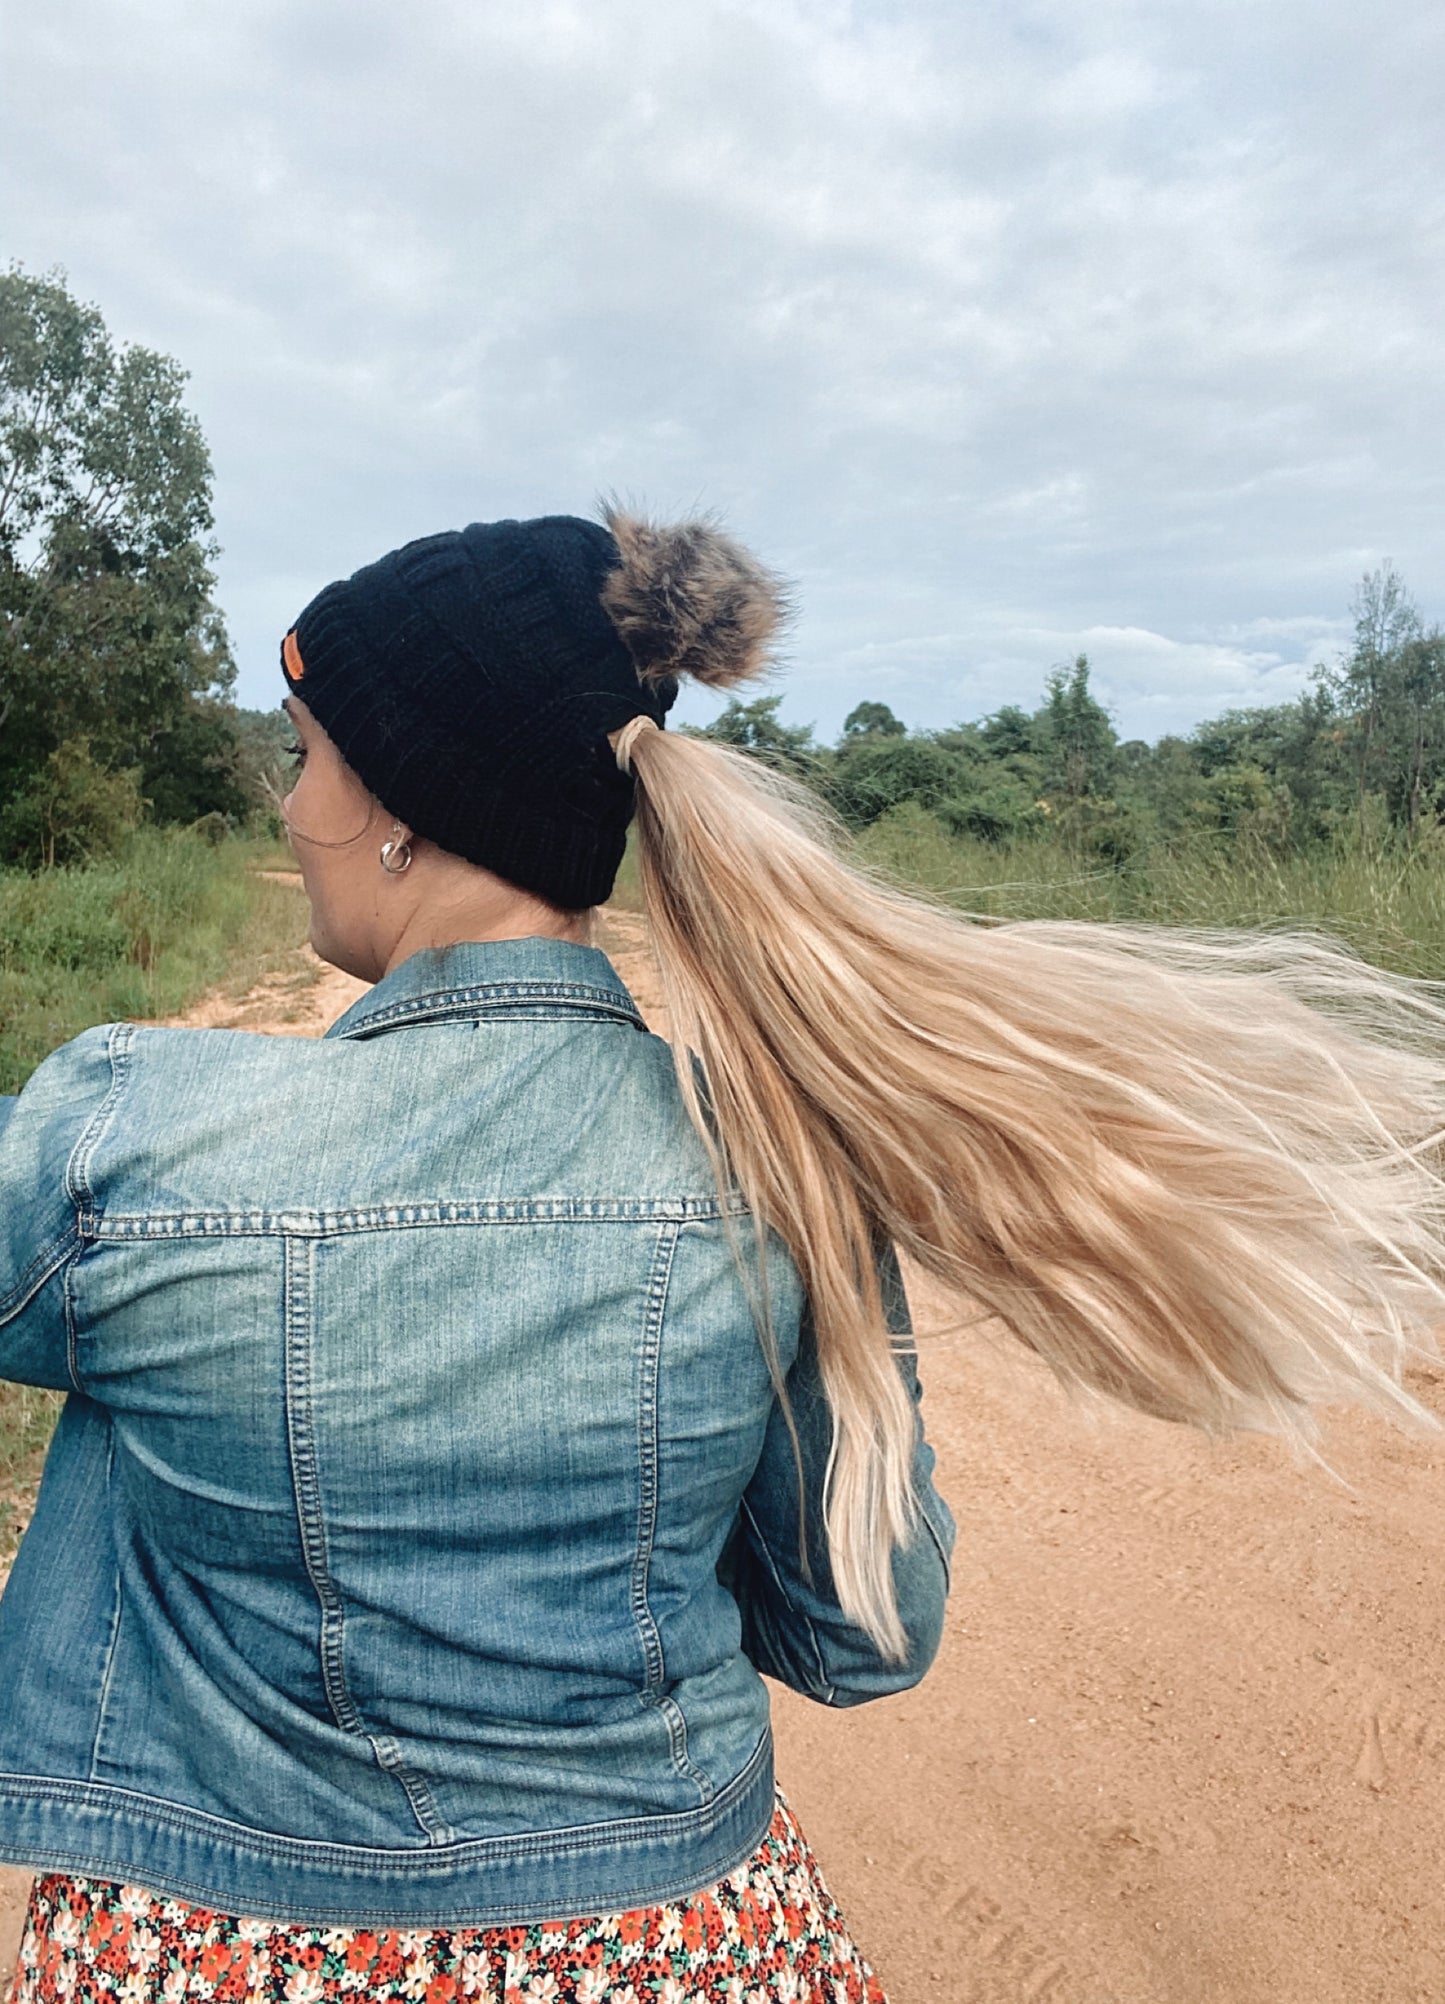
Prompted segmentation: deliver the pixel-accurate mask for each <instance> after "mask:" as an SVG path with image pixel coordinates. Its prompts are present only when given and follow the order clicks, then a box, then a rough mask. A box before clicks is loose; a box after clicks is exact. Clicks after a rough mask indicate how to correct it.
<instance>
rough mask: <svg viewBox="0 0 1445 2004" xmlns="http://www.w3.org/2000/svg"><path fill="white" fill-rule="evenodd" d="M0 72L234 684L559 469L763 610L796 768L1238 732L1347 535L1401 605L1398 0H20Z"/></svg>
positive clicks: (22, 255) (1404, 313) (1348, 583)
mask: <svg viewBox="0 0 1445 2004" xmlns="http://www.w3.org/2000/svg"><path fill="white" fill-rule="evenodd" d="M0 75H3V84H0V88H3V92H4V103H3V106H0V155H3V157H0V172H3V185H4V198H3V208H0V257H14V258H18V259H20V260H21V261H22V262H23V263H24V264H25V265H26V266H27V267H28V268H30V269H32V270H42V269H45V268H48V267H50V266H52V265H57V264H58V265H61V266H63V267H64V268H65V270H66V271H67V273H68V275H69V279H70V282H71V285H72V287H73V289H74V290H75V291H77V292H78V293H79V294H80V295H81V296H82V297H84V298H87V299H90V300H93V301H94V302H96V303H97V304H98V305H99V306H100V307H101V308H102V310H103V311H104V313H105V315H106V318H107V320H108V322H109V324H110V326H111V328H112V330H113V331H114V332H115V333H116V334H117V335H118V336H119V337H121V338H123V339H127V340H134V341H139V342H143V343H145V344H147V345H149V346H152V347H157V348H160V349H163V350H165V351H166V352H168V353H171V354H173V355H175V356H177V357H178V358H179V359H180V360H181V361H182V362H183V363H184V364H185V366H186V367H187V368H188V369H189V370H190V372H191V381H190V386H189V387H190V395H191V400H192V404H193V407H194V408H195V410H196V411H197V413H198V414H199V416H200V418H201V421H202V423H203V425H204V427H205V431H206V434H207V437H208V439H209V441H210V445H211V449H212V453H213V456H214V461H215V471H216V503H217V531H218V535H219V539H220V542H221V544H222V555H221V558H220V566H219V570H220V599H221V603H222V605H223V607H224V609H225V611H226V614H227V617H228V620H229V624H230V629H231V633H232V637H233V640H234V642H235V645H236V649H237V654H238V658H239V660H240V664H241V678H240V686H239V690H238V694H239V696H240V699H241V700H242V701H243V702H247V703H252V704H258V705H259V704H267V705H269V704H271V703H273V702H274V701H275V700H276V699H277V698H278V697H279V695H280V693H281V692H280V685H279V680H278V674H277V670H276V666H275V662H276V643H277V639H278V636H279V635H280V633H281V632H282V630H283V629H284V627H285V626H286V625H287V624H289V622H290V621H291V619H292V618H293V617H294V616H295V614H296V612H297V611H299V609H300V607H301V605H302V604H304V602H305V601H306V600H307V599H308V598H309V597H310V596H311V595H312V594H313V593H314V592H315V591H316V590H317V589H318V588H319V587H320V586H321V585H322V584H324V583H325V582H327V581H328V580H329V579H330V578H332V577H335V576H338V575H341V574H344V573H346V572H348V571H350V570H352V569H354V568H355V567H356V566H357V565H358V564H360V563H363V562H366V561H368V560H369V559H371V558H372V557H375V556H377V555H379V554H380V553H381V552H382V551H383V550H385V549H387V548H389V547H391V546H392V545H394V544H396V543H398V542H401V541H404V540H406V539H407V538H409V537H411V536H417V535H423V534H427V533H430V532H432V531H433V530H436V529H439V528H445V527H452V526H459V525H460V524H462V523H464V522H466V521H468V520H473V519H486V518H491V517H495V516H500V515H529V514H537V513H542V512H548V511H552V510H569V511H573V512H577V513H590V512H591V511H592V509H593V507H594V504H595V501H596V498H597V496H598V495H599V494H600V493H602V492H603V491H607V490H615V491H619V492H621V493H623V494H624V495H627V496H630V497H633V498H636V499H640V500H643V501H645V502H646V503H647V504H649V505H650V506H651V507H652V508H653V509H654V510H655V511H658V512H662V513H674V512H677V511H681V510H684V509H689V508H692V507H694V506H695V505H697V504H701V505H703V506H705V507H708V508H711V509H715V510H717V511H719V512H720V513H721V514H722V515H723V516H724V518H725V519H726V520H727V522H728V523H729V524H730V525H731V526H732V527H733V529H734V530H735V531H736V532H737V533H738V534H740V535H741V536H743V537H744V538H745V539H746V540H748V541H749V542H751V543H752V544H753V545H754V546H755V547H756V548H757V549H758V550H759V552H760V553H761V554H763V555H764V556H765V557H766V558H767V559H769V560H770V561H771V562H772V563H774V564H775V565H776V566H777V567H778V568H780V569H782V570H784V571H785V572H787V573H788V574H790V575H791V576H792V577H793V578H794V579H795V580H796V581H797V584H798V587H799V592H800V597H801V603H802V617H801V619H800V621H799V623H798V626H797V628H796V631H795V633H794V635H793V640H792V645H791V650H790V659H789V662H788V666H787V672H786V675H785V677H784V678H783V679H782V680H781V681H780V683H779V684H778V686H779V687H780V688H781V690H782V691H783V693H784V697H785V700H784V706H783V714H784V716H785V717H787V718H790V719H792V720H793V721H796V722H804V723H807V722H812V723H815V724H816V725H817V727H818V729H819V731H820V733H821V734H822V735H824V736H825V737H831V736H833V735H834V734H835V733H836V731H837V729H838V727H839V725H840V724H841V722H842V719H843V717H844V716H845V715H846V713H847V711H848V710H849V709H850V708H851V707H852V706H853V704H854V703H856V702H858V701H859V700H861V699H862V698H864V697H871V698H878V699H881V700H883V701H885V702H888V703H890V704H891V705H892V706H893V707H894V709H895V710H896V711H897V712H898V713H899V714H900V715H901V716H903V717H904V718H906V719H907V720H908V721H909V722H910V723H914V724H923V725H941V724H945V723H949V722H952V721H955V720H956V719H958V718H961V717H968V716H977V715H980V714H983V713H984V712H986V711H988V710H990V709H993V708H996V707H997V706H998V705H999V704H1001V703H1004V702H1009V701H1022V702H1025V703H1028V704H1032V703H1033V702H1035V701H1036V700H1037V699H1038V696H1039V693H1040V690H1041V686H1042V682H1043V678H1044V676H1045V674H1046V673H1047V671H1048V668H1049V666H1050V665H1051V663H1053V662H1056V661H1059V660H1062V659H1065V658H1068V657H1070V656H1072V655H1073V654H1074V653H1075V652H1077V651H1079V650H1080V649H1084V650H1087V652H1088V654H1089V657H1090V660H1091V662H1092V663H1093V667H1094V680H1095V686H1096V688H1097V689H1098V691H1099V693H1100V694H1101V695H1102V696H1103V697H1104V699H1105V700H1106V701H1107V702H1108V703H1109V704H1110V706H1111V708H1112V709H1113V711H1114V713H1115V715H1116V718H1117V720H1118V722H1119V725H1120V727H1121V729H1122V730H1123V731H1124V732H1125V733H1126V735H1137V736H1143V737H1148V738H1153V737H1155V736H1157V735H1158V734H1159V733H1160V732H1161V731H1165V730H1175V729H1187V728H1188V727H1189V726H1190V725H1191V724H1193V723H1194V722H1196V721H1197V720H1198V719H1199V718H1201V717H1203V716H1207V715H1211V714H1215V713H1217V712H1218V711H1219V710H1221V709H1223V708H1225V707H1226V706H1228V705H1231V704H1254V703H1267V702H1273V701H1278V700H1282V699H1284V698H1285V697H1287V696H1290V695H1292V694H1293V693H1295V692H1296V691H1297V690H1298V689H1299V688H1300V687H1301V686H1303V684H1304V682H1305V680H1306V678H1307V676H1308V672H1309V667H1310V664H1311V663H1312V662H1314V661H1316V660H1318V659H1320V658H1322V657H1325V656H1328V655H1330V654H1332V653H1334V652H1335V651H1336V650H1337V649H1338V647H1339V646H1340V644H1341V642H1342V640H1343V639H1344V637H1345V634H1346V632H1347V629H1348V624H1349V603H1350V598H1351V594H1352V591H1353V589H1354V586H1355V584H1356V582H1357V580H1358V578H1359V576H1360V574H1361V572H1362V571H1364V570H1365V569H1367V568H1369V567H1371V566H1372V565H1374V564H1376V563H1378V562H1379V561H1380V560H1381V559H1382V558H1384V557H1386V556H1389V557H1391V558H1393V559H1394V561H1395V562H1396V563H1397V564H1398V565H1399V567H1400V568H1401V570H1402V571H1403V572H1404V574H1405V577H1406V579H1407V581H1408V583H1409V584H1410V586H1411V587H1412V589H1413V591H1414V594H1415V596H1416V598H1417V599H1418V601H1419V602H1420V605H1421V607H1422V609H1423V611H1424V612H1425V614H1426V616H1427V617H1429V618H1432V619H1437V618H1445V545H1442V540H1441V537H1440V533H1439V530H1440V516H1441V502H1442V500H1445V450H1442V447H1445V313H1442V295H1445V136H1442V135H1445V121H1442V119H1441V116H1440V103H1441V96H1442V83H1445V8H1442V7H1441V6H1440V5H1439V4H1438V0H1376V4H1375V5H1374V6H1373V7H1372V8H1370V9H1368V10H1367V9H1364V8H1361V7H1360V6H1358V5H1357V4H1351V5H1348V6H1347V5H1345V4H1342V0H1190V4H1189V5H1187V6H1186V5H1183V4H1179V0H1090V4H1088V5H1084V4H1082V0H1006V4H1005V0H729V4H713V0H590V3H589V0H419V4H418V0H413V4H411V5H406V6H403V5H402V4H400V0H389V4H384V3H383V0H224V4H221V0H44V4H35V5H30V6H24V7H22V6H19V5H17V6H14V7H12V8H10V9H9V10H8V13H7V20H6V22H5V26H4V30H3V40H0ZM715 708H716V699H714V698H709V697H706V696H704V695H703V694H701V693H699V694H698V695H696V696H693V697H691V698H688V699H687V700H686V702H685V705H684V707H683V709H682V710H681V712H680V714H682V715H690V716H693V717H696V718H702V717H705V716H707V715H709V714H711V712H712V710H713V709H715Z"/></svg>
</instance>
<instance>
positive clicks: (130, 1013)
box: [0, 828, 306, 1093]
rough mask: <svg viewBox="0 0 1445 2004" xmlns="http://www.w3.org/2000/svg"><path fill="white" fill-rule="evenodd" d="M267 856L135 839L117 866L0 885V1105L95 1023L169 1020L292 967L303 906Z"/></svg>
mask: <svg viewBox="0 0 1445 2004" xmlns="http://www.w3.org/2000/svg"><path fill="white" fill-rule="evenodd" d="M278 860H280V859H279V858H278V856H277V853H276V850H275V845H274V844H272V843H269V842H249V841H240V840H234V839H232V840H227V841H223V842H219V843H212V842H208V841H207V840H206V839H205V838H204V836H201V835H198V834H195V833H192V832H191V831H189V830H186V829H159V828H142V829H139V830H138V831H137V832H136V834H135V835H134V836H133V837H132V838H131V841H130V843H129V844H128V846H127V848H126V850H125V851H124V853H123V854H122V855H121V856H120V857H119V858H118V859H117V860H116V861H115V862H113V863H104V864H98V865H94V866H92V867H90V868H87V869H62V870H42V871H40V872H38V873H36V874H35V875H28V874H25V873H23V872H19V871H0V1093H6V1092H18V1091H19V1090H20V1088H21V1086H22V1085H23V1084H24V1082H25V1080H26V1079H27V1078H28V1077H29V1075H30V1073H31V1072H32V1071H33V1070H34V1069H35V1067H36V1065H38V1064H39V1063H40V1060H41V1059H42V1058H43V1057H45V1055H46V1054H47V1053H48V1052H49V1051H52V1050H54V1049H55V1047H56V1045H57V1044H62V1043H65V1042H66V1041H67V1039H69V1038H71V1037H73V1036H75V1035H76V1033H77V1032H78V1031H80V1030H83V1029H85V1028H86V1027H87V1025H89V1024H91V1023H108V1022H114V1021H120V1020H126V1019H135V1018H142V1017H148V1016H166V1015H171V1014H173V1013H175V1012H176V1011H178V1010H180V1009H183V1008H185V1006H186V1004H187V1003H188V1002H190V1001H191V1000H192V999H193V998H194V997H195V996H196V995H197V994H198V993H199V992H200V991H201V990H202V989H204V988H208V987H210V986H211V985H212V984H213V983H215V982H218V981H220V980H222V979H223V978H226V977H231V978H244V979H248V980H255V979H258V978H259V977H260V975H261V974H263V973H266V972H269V971H271V970H272V969H273V968H276V967H281V966H285V965H287V964H288V963H289V962H290V961H291V960H293V959H297V958H298V957H299V949H300V946H301V943H302V941H303V940H304V938H305V932H306V922H305V916H304V914H305V906H304V904H303V903H302V902H301V900H300V898H299V897H298V895H297V893H296V891H295V890H293V889H292V888H291V887H290V886H289V885H287V884H280V883H274V882H271V881H269V880H267V879H265V878H262V877H259V876H257V875H256V874H255V866H256V865H257V864H265V865H267V866H270V865H273V864H275V863H276V862H278Z"/></svg>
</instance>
